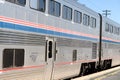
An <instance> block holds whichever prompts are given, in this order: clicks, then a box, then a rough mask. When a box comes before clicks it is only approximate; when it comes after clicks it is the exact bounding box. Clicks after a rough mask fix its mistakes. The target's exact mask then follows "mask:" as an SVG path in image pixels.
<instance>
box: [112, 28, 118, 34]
mask: <svg viewBox="0 0 120 80" xmlns="http://www.w3.org/2000/svg"><path fill="white" fill-rule="evenodd" d="M113 33H114V34H117V27H116V26H114V27H113Z"/></svg>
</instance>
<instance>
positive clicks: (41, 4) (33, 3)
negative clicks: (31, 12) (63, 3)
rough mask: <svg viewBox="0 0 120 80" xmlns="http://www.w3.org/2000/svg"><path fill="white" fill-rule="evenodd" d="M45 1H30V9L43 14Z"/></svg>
mask: <svg viewBox="0 0 120 80" xmlns="http://www.w3.org/2000/svg"><path fill="white" fill-rule="evenodd" d="M45 3H46V0H30V7H31V8H32V9H36V10H38V11H41V12H45V6H46V4H45Z"/></svg>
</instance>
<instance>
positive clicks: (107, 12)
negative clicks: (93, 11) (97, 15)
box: [103, 10, 111, 17]
mask: <svg viewBox="0 0 120 80" xmlns="http://www.w3.org/2000/svg"><path fill="white" fill-rule="evenodd" d="M110 12H111V11H110V10H103V15H105V16H106V17H107V16H108V15H111V13H110Z"/></svg>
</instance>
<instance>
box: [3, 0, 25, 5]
mask: <svg viewBox="0 0 120 80" xmlns="http://www.w3.org/2000/svg"><path fill="white" fill-rule="evenodd" d="M5 1H7V2H10V3H13V4H17V5H20V6H25V5H26V0H24V1H25V3H24V4H20V3H19V1H18V0H14V1H13V2H12V1H10V0H5Z"/></svg>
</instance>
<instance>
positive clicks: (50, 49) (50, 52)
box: [48, 41, 53, 58]
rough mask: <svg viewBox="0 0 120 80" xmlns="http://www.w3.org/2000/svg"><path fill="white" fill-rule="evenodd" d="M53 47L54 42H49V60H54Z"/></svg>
mask: <svg viewBox="0 0 120 80" xmlns="http://www.w3.org/2000/svg"><path fill="white" fill-rule="evenodd" d="M52 45H53V43H52V41H49V47H48V51H49V53H48V54H49V55H48V57H49V58H52Z"/></svg>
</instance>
